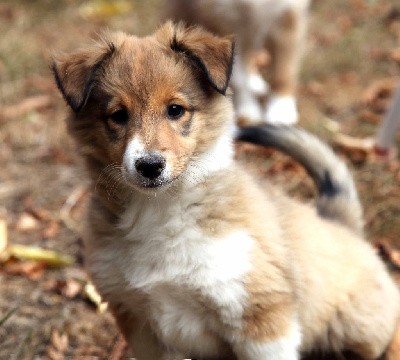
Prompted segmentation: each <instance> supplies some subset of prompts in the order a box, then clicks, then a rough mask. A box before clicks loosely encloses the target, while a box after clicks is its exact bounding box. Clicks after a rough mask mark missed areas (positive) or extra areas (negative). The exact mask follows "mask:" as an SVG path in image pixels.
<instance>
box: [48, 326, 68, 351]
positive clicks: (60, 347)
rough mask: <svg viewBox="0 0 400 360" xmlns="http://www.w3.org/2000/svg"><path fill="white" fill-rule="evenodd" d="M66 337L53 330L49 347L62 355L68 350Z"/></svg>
mask: <svg viewBox="0 0 400 360" xmlns="http://www.w3.org/2000/svg"><path fill="white" fill-rule="evenodd" d="M68 343H69V339H68V335H67V334H65V333H64V334H60V333H59V332H58V330H53V332H52V333H51V345H52V346H53V347H54V348H55V349H56V350H57V351H59V352H61V353H63V352H65V351H66V350H67V349H68Z"/></svg>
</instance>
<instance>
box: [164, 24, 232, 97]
mask: <svg viewBox="0 0 400 360" xmlns="http://www.w3.org/2000/svg"><path fill="white" fill-rule="evenodd" d="M168 28H169V31H170V32H171V31H172V38H171V39H170V47H171V49H172V50H173V51H175V52H177V53H182V54H183V55H184V56H186V57H187V58H188V59H189V60H190V61H191V63H192V64H193V65H194V66H195V67H197V68H198V69H199V70H200V71H202V72H203V74H204V75H205V77H206V79H207V81H208V82H209V83H210V85H211V86H212V87H213V88H214V89H215V90H217V91H218V92H219V93H221V94H223V95H225V93H226V89H227V87H228V84H229V80H230V77H231V74H232V65H233V57H234V47H235V46H234V40H233V37H232V36H226V37H219V36H216V35H214V34H212V33H210V32H208V31H205V30H204V29H202V28H199V27H189V28H186V27H184V26H183V25H182V24H178V25H173V24H172V22H168V23H167V24H165V25H164V26H163V28H161V29H160V31H163V29H164V31H165V30H167V31H168Z"/></svg>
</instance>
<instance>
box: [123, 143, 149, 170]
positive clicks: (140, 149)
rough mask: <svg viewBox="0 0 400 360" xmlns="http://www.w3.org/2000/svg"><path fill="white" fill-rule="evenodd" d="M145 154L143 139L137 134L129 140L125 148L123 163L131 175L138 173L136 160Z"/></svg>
mask: <svg viewBox="0 0 400 360" xmlns="http://www.w3.org/2000/svg"><path fill="white" fill-rule="evenodd" d="M144 155H145V147H144V145H143V143H142V141H141V139H140V138H139V137H137V136H135V137H134V138H133V139H131V140H130V141H129V143H128V146H127V147H126V149H125V154H124V158H123V160H122V165H123V166H124V168H125V169H126V171H127V172H128V173H129V174H130V175H131V176H135V175H136V174H137V171H136V168H135V163H136V160H138V159H139V158H140V157H142V156H144Z"/></svg>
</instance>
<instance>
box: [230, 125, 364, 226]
mask: <svg viewBox="0 0 400 360" xmlns="http://www.w3.org/2000/svg"><path fill="white" fill-rule="evenodd" d="M236 138H237V139H238V140H242V141H246V142H250V143H253V144H257V145H262V146H267V147H272V148H275V149H277V150H279V151H282V152H283V153H285V154H287V155H289V156H291V157H293V158H294V159H295V160H296V161H298V162H299V163H300V164H301V165H302V166H304V168H305V169H306V170H307V172H308V174H309V175H310V176H311V177H312V178H313V180H314V182H315V184H316V186H317V187H318V191H319V198H318V200H317V209H318V211H319V213H320V215H321V216H323V217H327V218H330V219H335V220H338V221H340V222H342V223H343V224H345V225H347V226H348V227H350V228H351V229H353V230H355V231H356V232H358V233H362V231H363V216H362V208H361V204H360V201H359V199H358V194H357V190H356V188H355V186H354V182H353V178H352V176H351V174H350V172H349V170H348V168H347V166H346V164H345V163H344V162H343V161H341V160H340V159H339V158H338V157H337V156H336V155H335V153H334V152H333V151H332V150H331V149H330V148H329V147H328V146H327V145H326V144H324V143H323V142H322V141H320V140H319V139H317V138H316V137H315V136H314V135H312V134H310V133H308V132H306V131H305V130H302V129H300V128H297V127H293V126H274V125H267V124H265V125H258V126H249V127H244V128H240V129H238V132H237V136H236Z"/></svg>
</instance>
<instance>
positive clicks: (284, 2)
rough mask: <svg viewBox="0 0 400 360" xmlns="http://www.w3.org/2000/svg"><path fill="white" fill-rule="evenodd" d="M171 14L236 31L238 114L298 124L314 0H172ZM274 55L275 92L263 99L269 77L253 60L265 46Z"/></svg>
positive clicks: (219, 29) (272, 87) (167, 9)
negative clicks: (304, 54)
mask: <svg viewBox="0 0 400 360" xmlns="http://www.w3.org/2000/svg"><path fill="white" fill-rule="evenodd" d="M165 5H166V6H165V11H164V12H165V15H164V16H165V17H167V18H171V19H173V20H175V21H176V20H183V21H185V22H186V23H187V24H190V25H195V24H199V25H202V26H204V27H205V28H207V29H209V30H211V31H213V32H214V33H217V34H219V35H229V34H235V39H236V41H235V42H236V53H237V57H236V60H235V67H234V69H233V75H232V86H233V89H234V104H235V109H236V113H237V116H238V117H239V118H244V119H246V120H248V121H251V122H254V121H264V122H267V123H271V124H286V125H289V124H293V123H295V122H296V121H297V119H298V113H297V106H296V99H295V93H296V87H297V81H298V75H299V74H298V73H299V65H300V58H301V55H302V52H303V45H304V39H305V33H306V27H307V21H308V19H307V18H308V8H309V5H310V0H189V1H188V0H168V1H165ZM265 49H266V50H268V52H269V54H270V55H271V67H270V69H269V75H270V76H269V81H270V90H271V93H270V94H269V96H268V102H267V103H266V104H265V105H262V104H261V102H260V101H259V95H264V94H265V93H266V90H267V86H266V82H265V81H264V80H263V78H262V77H261V75H260V74H259V73H258V72H257V71H254V70H255V69H254V66H250V64H251V63H252V61H251V59H252V57H253V56H254V54H255V53H257V52H258V51H260V50H265Z"/></svg>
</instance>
